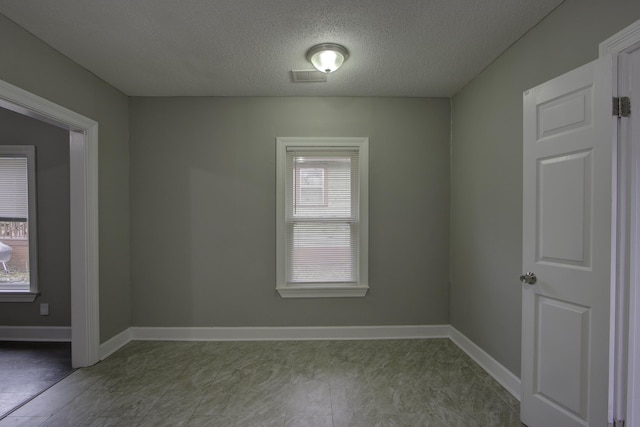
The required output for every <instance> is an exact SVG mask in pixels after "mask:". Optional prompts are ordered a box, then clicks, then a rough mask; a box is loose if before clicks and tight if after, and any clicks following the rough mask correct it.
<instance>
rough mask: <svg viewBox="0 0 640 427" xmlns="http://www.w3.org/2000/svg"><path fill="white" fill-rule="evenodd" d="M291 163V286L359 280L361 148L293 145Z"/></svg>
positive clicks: (288, 185) (287, 239) (288, 239)
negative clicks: (292, 284)
mask: <svg viewBox="0 0 640 427" xmlns="http://www.w3.org/2000/svg"><path fill="white" fill-rule="evenodd" d="M286 165H287V170H286V196H285V197H286V209H285V224H286V233H285V245H286V258H287V262H286V270H287V271H286V275H287V282H288V283H353V282H357V281H358V259H359V258H358V250H359V248H358V244H359V243H358V242H359V231H360V223H359V215H358V214H359V212H358V206H359V205H358V203H359V188H358V186H359V179H358V177H359V152H358V150H354V149H352V148H349V149H344V150H341V149H339V148H327V149H326V150H323V149H318V148H313V149H304V148H299V147H289V148H288V149H287V156H286Z"/></svg>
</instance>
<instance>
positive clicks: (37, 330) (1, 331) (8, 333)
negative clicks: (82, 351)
mask: <svg viewBox="0 0 640 427" xmlns="http://www.w3.org/2000/svg"><path fill="white" fill-rule="evenodd" d="M0 341H49V342H71V326H0Z"/></svg>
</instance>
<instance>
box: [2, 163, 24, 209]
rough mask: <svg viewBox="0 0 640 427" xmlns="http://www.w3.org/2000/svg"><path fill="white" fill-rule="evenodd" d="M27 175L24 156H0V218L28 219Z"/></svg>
mask: <svg viewBox="0 0 640 427" xmlns="http://www.w3.org/2000/svg"><path fill="white" fill-rule="evenodd" d="M27 177H28V175H27V158H26V157H0V220H4V221H26V220H27V219H28V217H29V198H28V194H29V193H28V189H29V187H28V180H27Z"/></svg>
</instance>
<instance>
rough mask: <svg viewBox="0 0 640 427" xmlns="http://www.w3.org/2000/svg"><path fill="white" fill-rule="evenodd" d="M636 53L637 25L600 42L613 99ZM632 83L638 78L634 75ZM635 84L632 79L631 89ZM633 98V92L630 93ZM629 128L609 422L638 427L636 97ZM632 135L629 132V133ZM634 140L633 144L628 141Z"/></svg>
mask: <svg viewBox="0 0 640 427" xmlns="http://www.w3.org/2000/svg"><path fill="white" fill-rule="evenodd" d="M638 50H640V21H636V22H635V23H633V24H631V25H630V26H628V27H627V28H625V29H623V30H622V31H620V32H618V33H616V34H615V35H613V36H612V37H610V38H609V39H607V40H605V41H604V42H602V43H601V44H600V56H601V57H602V56H604V55H607V54H613V55H617V56H618V59H619V61H618V73H617V74H618V90H619V96H626V95H628V93H629V83H630V73H629V71H630V66H629V63H628V61H627V57H625V55H620V54H629V53H631V52H635V51H638ZM634 79H636V80H640V78H639V77H637V76H635V77H634ZM638 86H640V82H638V81H636V87H638ZM634 95H637V94H634ZM632 102H633V104H634V105H633V106H632V108H633V110H634V111H633V112H632V119H633V120H634V123H636V125H634V126H633V127H631V125H630V122H629V119H623V121H621V123H620V129H619V131H618V135H619V141H618V149H619V155H618V168H617V170H618V173H617V174H618V177H617V185H618V201H617V209H618V212H617V214H618V221H617V222H618V229H617V236H616V237H617V239H616V240H617V242H618V247H617V251H616V252H617V254H616V259H615V261H617V263H616V264H614V265H615V266H616V267H615V272H614V282H613V284H614V286H613V287H612V294H611V295H612V306H611V312H612V315H611V332H612V333H611V356H612V358H611V361H612V362H613V363H612V364H611V366H610V378H611V387H610V398H609V400H610V405H609V407H610V414H609V419H610V420H615V419H624V420H626V425H629V426H638V425H640V396H639V392H640V389H639V388H638V387H639V386H638V385H637V384H636V383H637V381H638V380H639V379H640V314H639V313H638V310H640V263H639V262H638V259H639V257H640V217H639V214H638V212H640V197H638V196H640V171H639V170H638V165H639V164H640V150H639V149H638V141H640V129H639V127H640V126H638V125H637V123H640V120H639V119H638V117H637V115H638V114H639V113H640V110H639V109H638V106H639V105H640V97H636V98H635V99H633V100H632ZM630 130H631V131H633V134H632V133H631V132H630ZM632 141H635V144H632V143H631V142H632Z"/></svg>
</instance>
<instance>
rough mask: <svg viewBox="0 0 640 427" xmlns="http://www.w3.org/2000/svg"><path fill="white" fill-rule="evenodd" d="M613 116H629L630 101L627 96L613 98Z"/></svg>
mask: <svg viewBox="0 0 640 427" xmlns="http://www.w3.org/2000/svg"><path fill="white" fill-rule="evenodd" d="M613 115H614V116H617V117H629V116H630V115H631V100H630V99H629V97H628V96H621V97H619V98H613Z"/></svg>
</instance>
